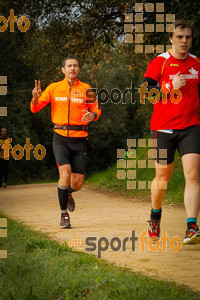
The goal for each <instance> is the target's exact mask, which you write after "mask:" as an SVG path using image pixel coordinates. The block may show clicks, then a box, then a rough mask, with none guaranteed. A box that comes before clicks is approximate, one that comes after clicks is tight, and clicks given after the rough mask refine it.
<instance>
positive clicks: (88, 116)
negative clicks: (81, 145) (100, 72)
mask: <svg viewBox="0 0 200 300" xmlns="http://www.w3.org/2000/svg"><path fill="white" fill-rule="evenodd" d="M86 95H87V100H86V103H87V105H88V108H89V111H86V110H85V111H84V112H85V114H84V115H83V117H82V121H83V122H91V121H97V120H98V118H99V116H100V115H101V108H100V107H99V104H98V101H97V100H96V97H95V95H94V93H93V91H92V89H91V87H90V86H88V88H87V90H86Z"/></svg>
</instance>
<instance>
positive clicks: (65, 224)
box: [60, 213, 71, 229]
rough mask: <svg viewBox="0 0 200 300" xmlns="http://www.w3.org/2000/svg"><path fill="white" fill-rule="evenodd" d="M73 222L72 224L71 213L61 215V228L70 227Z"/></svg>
mask: <svg viewBox="0 0 200 300" xmlns="http://www.w3.org/2000/svg"><path fill="white" fill-rule="evenodd" d="M70 226H71V224H70V219H69V214H68V213H66V214H63V215H62V216H61V220H60V228H61V229H64V228H70Z"/></svg>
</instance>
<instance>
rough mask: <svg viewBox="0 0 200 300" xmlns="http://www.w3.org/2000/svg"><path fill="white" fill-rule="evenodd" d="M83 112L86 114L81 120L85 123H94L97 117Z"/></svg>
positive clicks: (88, 112)
mask: <svg viewBox="0 0 200 300" xmlns="http://www.w3.org/2000/svg"><path fill="white" fill-rule="evenodd" d="M83 111H84V112H85V114H84V115H83V116H82V119H81V120H82V121H83V122H92V121H93V120H94V119H95V115H94V114H93V113H91V112H90V111H87V110H83Z"/></svg>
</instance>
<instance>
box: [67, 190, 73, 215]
mask: <svg viewBox="0 0 200 300" xmlns="http://www.w3.org/2000/svg"><path fill="white" fill-rule="evenodd" d="M67 208H68V210H69V211H71V212H72V211H74V210H75V202H74V198H73V197H72V194H70V193H69V195H68V202H67Z"/></svg>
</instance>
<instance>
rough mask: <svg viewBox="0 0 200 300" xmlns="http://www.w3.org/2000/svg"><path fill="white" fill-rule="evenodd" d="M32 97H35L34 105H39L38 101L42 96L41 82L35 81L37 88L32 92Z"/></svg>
mask: <svg viewBox="0 0 200 300" xmlns="http://www.w3.org/2000/svg"><path fill="white" fill-rule="evenodd" d="M32 95H33V104H36V103H37V99H38V98H39V97H40V96H41V95H42V90H41V81H38V82H37V80H35V87H34V89H33V90H32Z"/></svg>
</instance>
